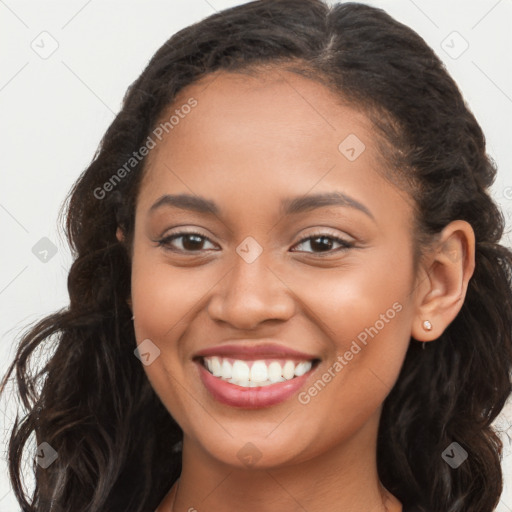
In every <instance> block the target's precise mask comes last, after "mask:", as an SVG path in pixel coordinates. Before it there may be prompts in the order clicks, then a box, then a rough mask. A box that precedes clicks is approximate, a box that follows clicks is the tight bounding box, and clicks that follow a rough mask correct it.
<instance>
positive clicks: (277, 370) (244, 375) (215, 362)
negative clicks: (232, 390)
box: [204, 356, 312, 388]
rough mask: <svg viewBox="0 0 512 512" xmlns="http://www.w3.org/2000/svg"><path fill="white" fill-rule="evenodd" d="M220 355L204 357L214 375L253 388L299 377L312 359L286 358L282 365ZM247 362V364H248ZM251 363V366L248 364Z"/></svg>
mask: <svg viewBox="0 0 512 512" xmlns="http://www.w3.org/2000/svg"><path fill="white" fill-rule="evenodd" d="M231 361H232V363H231V362H230V361H229V360H228V359H224V358H222V357H217V356H214V357H205V358H204V365H205V367H206V368H207V369H208V371H209V372H210V373H211V374H213V376H214V377H219V378H221V379H222V380H226V381H228V382H230V383H231V384H236V385H238V386H242V387H246V388H253V387H260V386H270V385H271V384H275V383H276V382H284V381H286V380H291V379H293V378H295V377H300V376H301V375H304V374H305V373H307V372H309V370H311V367H312V361H300V362H298V363H296V362H294V361H291V360H287V361H285V362H284V364H283V365H281V363H279V362H278V361H271V362H270V363H269V364H267V363H266V362H265V361H261V360H259V361H248V362H246V361H242V360H239V359H235V360H231ZM248 363H249V364H248ZM251 363H252V365H251V366H249V365H250V364H251Z"/></svg>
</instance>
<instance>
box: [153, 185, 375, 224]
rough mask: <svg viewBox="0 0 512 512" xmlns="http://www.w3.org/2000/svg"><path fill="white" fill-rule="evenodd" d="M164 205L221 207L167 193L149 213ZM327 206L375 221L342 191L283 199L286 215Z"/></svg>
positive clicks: (206, 209)
mask: <svg viewBox="0 0 512 512" xmlns="http://www.w3.org/2000/svg"><path fill="white" fill-rule="evenodd" d="M162 206H173V207H175V208H181V209H183V210H189V211H193V212H198V213H205V214H210V215H218V214H219V213H220V208H219V207H218V206H217V205H216V204H215V202H214V201H212V200H211V199H206V198H204V197H200V196H195V195H190V194H177V195H172V194H165V195H163V196H161V197H160V198H159V199H158V200H157V201H156V202H155V203H154V204H153V205H152V206H151V207H150V209H149V213H153V212H154V211H155V210H157V209H158V208H161V207H162ZM327 206H347V207H350V208H355V209H356V210H359V211H361V212H363V213H365V214H366V215H367V216H368V217H370V218H371V219H372V220H374V221H375V217H374V216H373V214H372V212H371V211H370V210H369V209H368V208H367V207H366V206H365V205H364V204H362V203H360V202H359V201H357V200H356V199H354V198H352V197H350V196H347V195H346V194H343V193H342V192H325V193H321V194H308V195H305V196H299V197H289V198H285V199H283V200H282V201H281V211H282V213H283V214H284V215H292V214H298V213H303V212H306V211H311V210H315V209H317V208H324V207H327Z"/></svg>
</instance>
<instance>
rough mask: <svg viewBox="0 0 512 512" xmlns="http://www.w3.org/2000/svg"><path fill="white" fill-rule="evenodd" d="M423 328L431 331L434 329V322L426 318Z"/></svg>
mask: <svg viewBox="0 0 512 512" xmlns="http://www.w3.org/2000/svg"><path fill="white" fill-rule="evenodd" d="M423 329H425V331H431V330H432V324H431V323H430V321H429V320H425V321H424V322H423Z"/></svg>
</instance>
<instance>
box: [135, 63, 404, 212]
mask: <svg viewBox="0 0 512 512" xmlns="http://www.w3.org/2000/svg"><path fill="white" fill-rule="evenodd" d="M194 102H195V106H194V107H193V108H188V107H186V108H185V107H184V106H186V105H190V104H194ZM171 116H174V119H173V124H172V127H170V126H171V125H169V123H168V126H167V130H163V134H162V136H161V140H156V139H155V141H156V147H155V148H154V149H153V150H152V151H151V153H150V154H149V157H148V162H147V167H148V172H147V176H146V177H145V180H144V182H143V186H142V188H141V194H140V201H141V202H142V203H145V206H146V207H149V202H150V201H152V200H154V199H155V198H156V197H157V196H158V195H161V194H162V193H165V191H176V192H186V193H192V194H200V195H206V196H210V197H211V196H212V195H221V196H223V197H222V199H225V198H227V197H229V198H231V202H232V203H234V202H235V198H236V197H237V196H252V197H254V196H260V199H262V198H265V200H268V201H270V200H271V198H272V197H273V196H276V195H281V196H282V195H283V194H282V192H283V191H286V194H285V195H286V196H290V195H304V194H306V193H307V192H308V191H309V190H313V189H315V190H314V191H315V192H325V191H328V190H330V189H333V188H338V189H339V188H340V186H341V188H342V189H344V190H345V191H347V190H349V191H350V190H352V191H353V192H354V193H355V195H357V194H358V192H357V189H358V188H359V189H361V188H363V189H365V191H366V193H371V192H372V191H373V193H374V195H375V196H376V197H375V199H376V200H377V201H379V200H380V202H381V203H383V204H384V203H385V199H386V198H385V194H384V195H383V187H389V184H388V183H387V182H386V181H385V180H384V179H383V177H382V172H381V171H382V165H383V164H382V159H381V158H380V155H379V152H378V149H377V135H376V133H375V132H374V131H373V129H372V126H371V123H370V121H369V120H368V119H367V118H366V116H365V115H364V114H363V113H362V112H360V111H358V110H357V109H356V108H353V107H350V106H348V105H346V104H344V103H343V102H342V100H341V98H340V97H339V96H338V95H336V94H335V93H333V92H332V91H331V90H330V89H328V88H327V87H325V86H324V85H322V84H321V83H318V82H315V81H313V80H310V79H307V78H305V77H302V76H299V75H296V74H294V73H291V72H287V71H284V70H272V71H268V72H265V73H260V74H251V75H249V74H245V73H243V74H239V73H227V72H218V73H214V74H210V75H207V76H206V77H204V78H203V79H201V80H200V81H198V82H196V83H194V84H192V85H190V86H188V87H186V88H184V89H182V90H181V91H180V92H179V94H178V95H177V97H176V98H175V101H174V102H173V104H172V106H170V107H169V108H168V109H167V110H166V111H165V112H164V113H163V115H162V118H161V122H162V123H165V122H166V121H169V119H170V118H171ZM161 126H163V125H161ZM161 131H162V130H161ZM163 189H168V190H165V191H164V190H163ZM390 192H391V193H393V191H392V190H391V191H390ZM397 193H398V191H397V190H395V191H394V194H395V195H396V194H397ZM378 196H380V199H379V197H378ZM387 199H388V200H389V198H387ZM393 200H396V198H393Z"/></svg>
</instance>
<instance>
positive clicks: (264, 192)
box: [132, 71, 415, 467]
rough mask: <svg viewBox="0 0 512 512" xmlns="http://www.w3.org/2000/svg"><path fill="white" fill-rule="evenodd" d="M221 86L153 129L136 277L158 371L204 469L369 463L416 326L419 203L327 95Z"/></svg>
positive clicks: (291, 86) (312, 88)
mask: <svg viewBox="0 0 512 512" xmlns="http://www.w3.org/2000/svg"><path fill="white" fill-rule="evenodd" d="M213 77H214V76H213V75H210V76H209V77H207V79H206V80H202V81H201V82H198V83H196V84H194V85H193V86H189V87H187V88H186V89H183V90H182V91H180V94H179V96H178V98H177V99H176V101H175V103H174V105H173V107H172V109H171V110H169V112H168V113H166V116H164V117H165V119H164V121H168V120H169V118H170V117H171V115H175V119H173V121H172V124H168V125H167V129H166V130H165V129H163V130H162V129H160V131H157V132H156V133H157V134H158V135H159V137H157V136H155V132H154V133H153V134H152V135H151V136H152V138H153V140H154V142H155V143H156V147H155V148H154V149H151V152H150V154H149V160H148V169H147V171H148V173H147V175H146V176H145V180H144V181H143V183H142V187H141V190H140V195H139V197H138V201H137V208H136V222H135V236H134V246H133V267H132V304H133V313H134V316H135V320H134V325H135V333H136V339H137V343H138V344H139V345H141V344H142V345H141V346H140V347H139V350H140V352H141V353H143V354H144V356H143V358H144V360H145V365H144V369H145V371H146V373H147V376H148V378H149V380H150V382H151V384H152V386H153V387H154V389H155V391H156V393H157V394H158V396H159V397H160V399H161V400H162V402H163V404H164V405H165V406H166V408H167V409H168V410H169V412H170V413H171V414H172V416H173V417H174V418H175V419H176V421H177V422H178V423H179V425H180V426H181V427H182V429H183V431H184V434H185V444H184V449H185V450H188V453H189V454H191V453H194V454H196V455H198V456H200V457H201V458H202V459H203V460H207V459H209V460H211V461H214V460H216V461H218V462H222V463H225V464H228V465H230V466H237V467H244V465H251V464H253V463H257V464H258V466H259V467H276V466H278V465H281V466H286V465H287V464H292V463H297V462H300V461H305V460H309V459H312V458H314V457H317V456H321V455H322V454H325V453H327V452H328V451H329V452H331V453H332V451H333V450H335V451H336V450H343V451H344V452H345V453H346V454H351V456H353V457H354V458H356V457H359V456H361V454H362V450H370V451H372V450H373V451H374V450H375V444H374V441H375V436H376V431H377V427H378V420H379V416H380V411H381V405H382V403H383V401H384V399H385V397H386V396H387V394H388V393H389V391H390V390H391V388H392V387H393V385H394V383H395V381H396V379H397V377H398V374H399V371H400V368H401V365H402V362H403V359H404V356H405V352H406V350H407V347H408V344H409V341H410V335H411V326H412V323H413V321H414V315H415V308H414V291H415V287H414V274H413V245H412V231H411V229H412V228H411V221H412V209H411V203H410V200H409V199H408V198H407V197H405V196H404V194H403V192H400V191H399V190H398V189H397V188H395V187H394V186H393V185H391V184H390V183H389V182H388V181H386V180H385V179H384V178H383V177H382V176H381V174H380V171H381V170H382V167H381V165H382V164H380V163H379V159H378V153H377V147H376V135H375V133H374V132H373V131H372V128H371V126H370V123H369V121H368V120H367V119H366V118H365V117H364V116H363V115H362V114H361V113H359V112H358V111H356V110H353V109H351V108H348V107H346V106H341V105H340V104H338V103H337V102H336V98H335V97H334V96H333V95H332V93H331V92H329V91H328V90H327V89H326V88H325V87H324V86H322V85H320V84H318V83H316V82H313V81H310V80H307V79H306V78H302V77H299V76H297V75H294V74H291V73H288V72H285V71H279V72H277V71H275V72H267V73H266V74H265V76H264V78H262V77H261V76H258V77H249V76H247V75H236V74H228V73H219V74H218V75H216V77H215V80H213ZM194 100H195V101H196V102H197V104H195V103H194ZM183 105H195V106H193V108H186V107H185V108H184V107H183ZM176 110H178V112H175V111H176ZM167 114H168V115H167ZM178 118H179V120H178V121H177V122H176V119H178ZM166 131H167V132H168V133H166ZM162 133H163V136H162ZM158 138H161V141H160V140H158ZM325 194H329V195H330V196H325V197H324V198H323V199H322V198H321V196H322V195H325ZM336 194H337V195H336ZM168 196H170V197H168ZM176 196H179V197H181V199H179V197H178V199H176ZM185 196H186V197H185ZM172 197H174V198H175V199H174V200H173V199H172ZM162 198H164V199H162ZM206 201H208V204H209V205H210V207H209V208H208V207H207V208H205V207H204V204H205V202H206ZM212 205H214V208H215V212H214V211H213V206H212ZM183 232H188V233H190V232H192V233H196V234H194V235H190V234H189V235H182V236H176V237H174V239H170V238H169V237H170V236H171V235H177V234H178V233H183ZM166 237H167V238H168V239H167V242H166V245H159V244H158V242H159V241H161V240H162V239H163V238H166ZM148 340H150V341H148ZM206 356H208V357H206ZM208 364H209V365H210V370H211V371H209V370H207V369H206V368H205V365H208ZM310 366H311V369H309V368H310ZM211 372H213V373H214V374H215V375H216V376H214V375H213V374H212V373H211ZM304 372H305V373H304ZM230 378H231V379H236V380H231V382H230ZM237 383H238V384H237ZM262 383H263V384H266V385H262Z"/></svg>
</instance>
